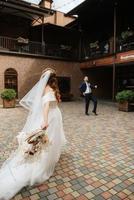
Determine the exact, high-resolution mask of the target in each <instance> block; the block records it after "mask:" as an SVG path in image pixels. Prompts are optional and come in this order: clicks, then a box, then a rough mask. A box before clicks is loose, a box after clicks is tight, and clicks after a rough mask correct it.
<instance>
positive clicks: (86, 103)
mask: <svg viewBox="0 0 134 200" xmlns="http://www.w3.org/2000/svg"><path fill="white" fill-rule="evenodd" d="M90 100H91V101H92V102H93V104H94V107H93V112H94V113H96V109H97V98H96V97H95V96H93V94H92V93H88V94H85V114H88V109H89V103H90Z"/></svg>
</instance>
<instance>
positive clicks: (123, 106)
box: [119, 101, 130, 112]
mask: <svg viewBox="0 0 134 200" xmlns="http://www.w3.org/2000/svg"><path fill="white" fill-rule="evenodd" d="M119 110H120V111H125V112H128V111H130V105H129V102H128V101H124V102H122V103H121V102H120V103H119Z"/></svg>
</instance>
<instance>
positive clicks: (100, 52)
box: [81, 36, 134, 60]
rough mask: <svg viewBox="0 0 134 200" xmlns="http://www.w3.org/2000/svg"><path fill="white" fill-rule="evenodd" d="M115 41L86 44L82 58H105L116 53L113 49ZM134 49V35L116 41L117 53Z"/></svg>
mask: <svg viewBox="0 0 134 200" xmlns="http://www.w3.org/2000/svg"><path fill="white" fill-rule="evenodd" d="M113 43H114V42H113V41H109V40H107V41H102V42H99V41H96V42H94V43H90V44H89V45H88V46H87V45H85V46H84V47H83V49H82V56H81V58H82V60H88V59H89V60H90V59H91V60H93V59H98V58H103V57H107V56H110V55H112V54H113V53H114V50H113V46H114V44H113ZM131 50H134V36H133V37H129V38H128V39H126V40H118V39H117V43H116V53H122V52H127V51H131Z"/></svg>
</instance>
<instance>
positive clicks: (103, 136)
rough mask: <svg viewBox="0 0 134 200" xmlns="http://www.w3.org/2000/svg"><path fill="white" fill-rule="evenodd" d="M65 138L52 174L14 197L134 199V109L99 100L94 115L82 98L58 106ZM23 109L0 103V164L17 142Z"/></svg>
mask: <svg viewBox="0 0 134 200" xmlns="http://www.w3.org/2000/svg"><path fill="white" fill-rule="evenodd" d="M60 107H61V111H62V114H63V123H64V130H65V134H66V137H67V140H68V143H67V145H66V148H65V149H64V152H63V154H62V156H61V158H60V161H59V163H58V164H57V166H56V168H55V172H54V174H53V176H52V177H51V178H50V179H49V180H48V181H46V182H45V183H43V184H41V185H37V186H34V187H25V188H24V189H23V190H22V191H21V192H20V193H19V194H17V195H16V197H15V198H14V200H21V199H23V200H38V199H41V200H54V199H57V200H62V199H63V200H73V199H76V200H87V199H91V200H93V199H95V200H104V199H109V200H110V199H111V200H121V199H125V200H134V113H133V112H129V113H128V112H119V111H118V109H117V106H116V104H114V103H110V102H107V103H106V102H105V103H104V102H100V103H99V105H98V114H99V115H98V116H94V115H93V114H92V112H91V109H92V104H91V105H90V115H89V116H85V115H84V103H83V102H82V101H77V102H64V103H61V105H60ZM26 116H27V111H26V110H24V109H23V108H21V107H17V108H14V109H3V108H0V119H1V120H0V165H2V163H3V162H4V160H5V159H6V158H8V156H9V155H10V153H11V151H12V150H14V149H15V148H16V146H17V144H16V138H15V136H16V135H17V133H18V132H19V131H21V129H22V127H23V125H24V123H25V120H26Z"/></svg>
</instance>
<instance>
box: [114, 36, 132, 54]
mask: <svg viewBox="0 0 134 200" xmlns="http://www.w3.org/2000/svg"><path fill="white" fill-rule="evenodd" d="M130 50H134V35H132V36H129V37H128V38H126V39H124V40H123V39H120V40H118V41H117V52H124V51H130Z"/></svg>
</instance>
